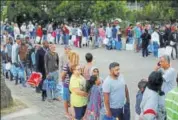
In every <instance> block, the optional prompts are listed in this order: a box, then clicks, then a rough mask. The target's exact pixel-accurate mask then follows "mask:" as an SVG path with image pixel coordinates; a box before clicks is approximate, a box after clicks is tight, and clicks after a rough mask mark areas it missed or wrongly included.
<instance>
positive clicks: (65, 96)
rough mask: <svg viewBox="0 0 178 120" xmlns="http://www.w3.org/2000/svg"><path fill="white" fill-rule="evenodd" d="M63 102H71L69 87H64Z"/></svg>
mask: <svg viewBox="0 0 178 120" xmlns="http://www.w3.org/2000/svg"><path fill="white" fill-rule="evenodd" d="M62 97H63V100H64V101H70V91H69V88H67V87H63V95H62Z"/></svg>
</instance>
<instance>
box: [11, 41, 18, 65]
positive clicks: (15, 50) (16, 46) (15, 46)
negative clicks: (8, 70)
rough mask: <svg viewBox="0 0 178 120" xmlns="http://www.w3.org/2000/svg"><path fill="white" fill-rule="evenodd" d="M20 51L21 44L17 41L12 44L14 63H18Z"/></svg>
mask: <svg viewBox="0 0 178 120" xmlns="http://www.w3.org/2000/svg"><path fill="white" fill-rule="evenodd" d="M18 53H19V45H18V44H17V43H15V44H14V45H13V46H12V56H11V57H12V63H18Z"/></svg>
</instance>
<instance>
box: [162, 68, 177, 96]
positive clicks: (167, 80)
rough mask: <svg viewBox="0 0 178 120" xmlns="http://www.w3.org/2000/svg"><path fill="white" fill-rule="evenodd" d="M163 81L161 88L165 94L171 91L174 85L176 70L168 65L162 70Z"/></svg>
mask: <svg viewBox="0 0 178 120" xmlns="http://www.w3.org/2000/svg"><path fill="white" fill-rule="evenodd" d="M163 78H164V82H163V85H162V90H163V91H164V92H165V94H167V93H168V92H169V91H171V90H172V89H173V88H175V87H176V85H177V83H176V78H177V72H176V70H175V69H174V68H172V67H170V68H168V69H167V70H165V71H164V74H163Z"/></svg>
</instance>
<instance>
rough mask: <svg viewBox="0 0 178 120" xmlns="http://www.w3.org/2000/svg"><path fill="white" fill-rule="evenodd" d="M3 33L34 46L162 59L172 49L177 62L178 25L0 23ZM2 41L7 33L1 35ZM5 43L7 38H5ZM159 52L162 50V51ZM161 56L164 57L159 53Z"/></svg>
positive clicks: (172, 54)
mask: <svg viewBox="0 0 178 120" xmlns="http://www.w3.org/2000/svg"><path fill="white" fill-rule="evenodd" d="M1 24H2V26H1V31H7V32H8V33H9V35H10V36H11V37H12V38H15V39H16V36H17V35H18V34H20V33H22V35H23V36H29V40H30V41H31V42H32V43H42V42H43V41H48V42H50V43H55V44H65V45H73V46H76V47H79V48H81V47H87V46H88V47H89V46H90V47H92V48H98V47H103V46H104V47H105V48H106V49H109V50H110V49H117V50H122V49H131V50H134V51H136V52H139V51H140V50H142V56H143V57H146V56H148V55H149V54H150V53H153V55H154V56H155V57H159V56H160V54H161V53H162V51H161V48H166V47H167V46H169V47H168V48H169V50H167V51H169V52H168V54H169V56H171V57H172V59H176V58H178V31H177V23H174V24H169V23H168V24H164V25H155V24H150V23H145V24H141V23H139V22H138V23H136V25H133V24H130V25H129V26H128V27H127V28H121V27H120V25H119V24H115V23H114V22H113V23H107V24H106V25H105V24H103V23H100V24H95V23H83V24H77V23H70V24H66V23H63V24H57V23H53V22H51V23H49V24H46V25H38V24H37V23H36V24H35V25H34V24H33V23H32V22H31V21H30V22H29V23H23V24H22V25H21V26H20V27H18V24H16V23H11V24H9V23H1ZM1 35H2V38H4V37H5V36H7V33H6V32H5V33H1ZM4 39H5V38H4ZM159 49H160V50H159ZM160 52H161V53H160Z"/></svg>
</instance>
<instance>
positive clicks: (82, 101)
mask: <svg viewBox="0 0 178 120" xmlns="http://www.w3.org/2000/svg"><path fill="white" fill-rule="evenodd" d="M85 85H86V80H85V79H84V77H83V76H80V77H75V76H74V75H72V76H71V79H70V86H69V89H70V91H71V101H70V102H71V105H72V106H74V107H83V106H86V105H87V97H83V96H80V95H77V94H76V93H75V92H74V91H72V89H73V88H79V89H80V90H81V91H85Z"/></svg>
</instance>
